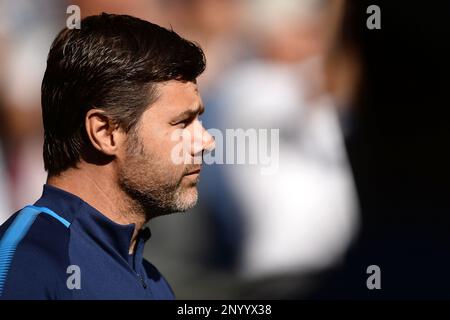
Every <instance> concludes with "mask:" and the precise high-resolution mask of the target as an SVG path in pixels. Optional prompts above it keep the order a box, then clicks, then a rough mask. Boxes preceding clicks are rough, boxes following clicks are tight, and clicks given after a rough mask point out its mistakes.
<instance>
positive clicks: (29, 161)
mask: <svg viewBox="0 0 450 320" xmlns="http://www.w3.org/2000/svg"><path fill="white" fill-rule="evenodd" d="M64 4H65V3H64V2H61V1H52V0H44V1H39V2H33V1H31V2H30V1H26V0H19V1H1V2H0V34H1V41H2V46H1V56H0V59H1V60H2V61H1V65H2V68H1V70H2V72H1V74H0V84H1V86H0V99H1V103H2V121H3V126H2V137H3V139H2V147H3V150H4V152H3V153H4V154H3V157H2V158H3V159H4V162H3V161H2V163H4V164H5V170H4V171H2V170H0V171H2V172H4V174H2V175H3V176H4V178H3V179H2V187H1V189H2V190H4V191H3V192H2V191H1V190H0V194H2V195H4V197H6V198H7V199H6V200H5V201H0V202H1V203H2V205H7V206H8V207H10V210H8V209H7V208H3V210H7V211H3V210H2V213H1V217H2V218H3V219H6V218H7V217H9V215H10V213H11V212H14V211H15V210H17V209H19V208H21V207H23V206H24V205H26V204H28V203H30V202H31V201H33V199H36V198H37V197H39V195H40V193H41V191H42V190H41V187H40V185H42V184H43V183H44V182H45V179H46V174H45V171H44V169H43V162H42V143H43V139H42V133H43V131H42V124H41V122H40V121H39V119H40V118H41V111H40V109H41V108H40V90H39V88H40V83H41V81H42V76H43V73H44V70H45V61H46V56H47V53H48V48H49V47H50V44H51V41H52V39H53V37H54V34H55V33H56V32H57V30H58V29H59V25H62V24H63V23H65V10H66V7H65V6H64ZM58 18H59V19H58ZM0 161H1V160H0ZM8 203H9V204H8ZM0 220H1V221H2V222H3V220H2V219H0Z"/></svg>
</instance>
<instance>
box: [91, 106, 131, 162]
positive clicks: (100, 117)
mask: <svg viewBox="0 0 450 320" xmlns="http://www.w3.org/2000/svg"><path fill="white" fill-rule="evenodd" d="M85 126H86V133H87V136H88V138H89V140H90V142H91V144H92V146H93V147H94V148H95V149H96V150H98V151H100V152H102V153H103V154H105V155H108V156H115V155H117V154H118V152H119V150H120V149H121V147H122V145H123V143H124V141H125V138H126V134H125V132H124V131H123V130H122V129H121V128H120V127H119V126H118V125H116V124H115V123H114V122H113V121H112V120H111V119H110V118H109V117H107V116H106V114H105V111H104V110H101V109H91V110H89V111H88V112H87V114H86V118H85Z"/></svg>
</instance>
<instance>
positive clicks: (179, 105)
mask: <svg viewBox="0 0 450 320" xmlns="http://www.w3.org/2000/svg"><path fill="white" fill-rule="evenodd" d="M156 93H157V96H158V98H157V100H156V101H155V102H154V103H153V104H152V106H151V107H150V108H149V109H148V110H147V111H146V112H145V113H147V112H148V113H149V114H152V115H154V116H158V117H171V116H173V115H176V114H179V113H180V112H183V111H186V110H189V109H197V108H198V107H199V106H200V105H202V101H201V97H200V94H199V91H198V87H197V84H196V83H193V82H187V81H186V82H182V81H176V80H171V81H167V82H163V83H159V84H157V92H156Z"/></svg>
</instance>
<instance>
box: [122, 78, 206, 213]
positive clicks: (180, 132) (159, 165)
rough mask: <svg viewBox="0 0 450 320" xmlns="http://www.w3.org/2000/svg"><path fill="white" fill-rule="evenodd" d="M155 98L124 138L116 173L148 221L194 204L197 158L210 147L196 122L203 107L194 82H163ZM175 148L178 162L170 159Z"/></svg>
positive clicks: (196, 192)
mask: <svg viewBox="0 0 450 320" xmlns="http://www.w3.org/2000/svg"><path fill="white" fill-rule="evenodd" d="M157 93H158V99H157V101H156V102H155V103H153V104H152V106H151V107H150V108H148V109H147V110H146V111H145V112H144V113H143V114H142V117H141V119H140V120H139V122H138V124H137V127H136V129H135V130H134V131H133V129H132V130H131V131H133V132H131V131H130V132H129V133H128V136H127V146H126V150H125V153H124V156H123V157H122V159H123V161H120V163H119V173H118V180H119V185H120V186H121V188H122V189H123V190H124V191H125V192H126V193H127V194H128V195H129V196H131V198H132V199H133V200H134V201H135V202H137V203H138V204H139V205H140V206H141V208H142V209H144V211H145V213H146V216H147V218H148V219H149V218H151V217H154V216H158V215H161V214H167V213H172V212H181V211H186V210H188V209H190V208H192V207H193V206H194V205H195V203H196V202H197V198H198V191H197V187H196V186H197V183H198V180H199V174H200V168H201V163H199V161H198V159H201V157H202V155H203V151H204V150H205V149H209V150H211V149H212V148H213V139H212V137H211V136H210V135H209V134H208V133H207V132H206V130H205V129H204V128H203V126H202V125H201V123H200V121H199V118H198V116H199V115H200V114H201V113H202V112H203V105H202V101H201V98H200V95H199V93H198V89H197V85H196V84H195V83H193V82H181V81H168V82H164V83H162V84H159V85H158V91H157ZM180 145H183V146H185V148H183V150H182V151H181V153H182V157H183V159H184V161H181V163H180V161H177V159H176V157H175V158H174V150H180V148H179V146H180ZM175 154H176V152H175ZM196 158H197V161H195V159H196ZM178 160H179V159H178Z"/></svg>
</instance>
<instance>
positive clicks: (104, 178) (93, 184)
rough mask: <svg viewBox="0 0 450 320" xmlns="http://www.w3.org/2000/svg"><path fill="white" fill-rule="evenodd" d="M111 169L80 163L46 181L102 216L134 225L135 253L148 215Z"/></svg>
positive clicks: (132, 249) (133, 243) (131, 250)
mask: <svg viewBox="0 0 450 320" xmlns="http://www.w3.org/2000/svg"><path fill="white" fill-rule="evenodd" d="M108 171H112V170H111V169H109V168H105V167H99V166H95V167H92V166H91V165H81V166H79V167H78V168H70V169H67V170H66V171H64V172H62V173H61V174H59V175H57V176H50V177H48V179H47V184H49V185H52V186H55V187H58V188H60V189H62V190H65V191H67V192H70V193H72V194H74V195H76V196H78V197H79V198H81V199H83V201H85V202H87V203H88V204H89V205H91V206H92V207H94V208H95V209H97V210H98V211H100V212H101V213H102V214H103V215H105V216H106V217H108V218H109V219H110V220H112V221H114V222H116V223H118V224H123V225H126V224H131V223H134V224H135V229H134V233H133V237H132V239H131V243H130V249H129V252H130V253H133V252H134V248H135V244H136V237H137V234H138V232H139V230H140V229H141V228H142V227H143V226H144V224H145V223H146V219H145V214H144V213H143V212H140V211H141V210H139V209H138V208H139V206H137V205H136V204H135V203H134V201H133V200H132V199H131V198H130V197H128V195H127V194H126V193H125V192H123V191H122V190H121V189H120V188H119V186H118V185H117V183H116V182H115V181H116V179H114V174H113V173H112V172H108Z"/></svg>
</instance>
